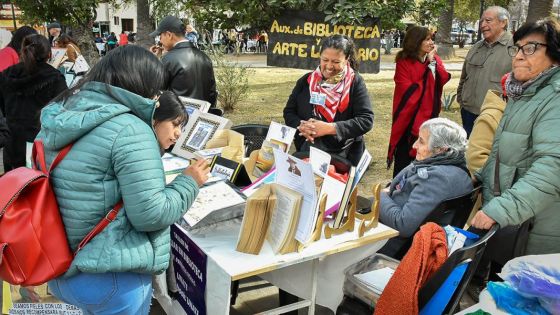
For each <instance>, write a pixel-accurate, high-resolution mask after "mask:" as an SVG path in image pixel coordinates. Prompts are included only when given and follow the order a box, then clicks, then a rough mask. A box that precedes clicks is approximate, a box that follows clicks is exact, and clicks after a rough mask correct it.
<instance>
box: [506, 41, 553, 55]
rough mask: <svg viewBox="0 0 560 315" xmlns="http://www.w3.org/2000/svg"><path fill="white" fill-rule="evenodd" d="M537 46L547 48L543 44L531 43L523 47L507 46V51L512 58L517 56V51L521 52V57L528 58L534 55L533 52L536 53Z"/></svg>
mask: <svg viewBox="0 0 560 315" xmlns="http://www.w3.org/2000/svg"><path fill="white" fill-rule="evenodd" d="M539 46H544V47H547V46H548V45H547V44H543V43H535V42H531V43H527V44H525V45H523V46H517V45H513V46H508V48H507V51H508V55H510V56H512V57H515V56H517V53H518V52H519V50H521V52H522V53H523V55H525V56H530V55H532V54H534V53H535V51H537V47H539Z"/></svg>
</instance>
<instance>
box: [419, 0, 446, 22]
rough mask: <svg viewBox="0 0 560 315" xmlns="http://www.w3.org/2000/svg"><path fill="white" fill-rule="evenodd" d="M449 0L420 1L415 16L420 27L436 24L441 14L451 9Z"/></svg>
mask: <svg viewBox="0 0 560 315" xmlns="http://www.w3.org/2000/svg"><path fill="white" fill-rule="evenodd" d="M449 6H450V5H449V1H447V0H423V1H419V2H418V4H417V6H416V8H415V10H414V13H413V16H414V19H415V20H416V21H418V23H419V24H420V25H429V24H435V22H436V21H437V20H438V17H439V15H440V13H441V12H442V11H443V10H444V9H447V8H448V7H449Z"/></svg>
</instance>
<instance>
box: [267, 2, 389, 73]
mask: <svg viewBox="0 0 560 315" xmlns="http://www.w3.org/2000/svg"><path fill="white" fill-rule="evenodd" d="M380 29H381V25H380V21H379V18H367V19H366V20H365V22H364V23H363V24H361V25H348V24H337V25H332V24H329V23H326V22H325V14H323V13H320V12H312V11H293V10H286V11H284V12H283V14H282V15H281V16H279V17H278V18H276V19H274V20H273V22H272V25H271V27H270V31H269V42H268V54H267V58H266V61H267V65H269V66H277V67H286V68H299V69H315V68H317V66H318V65H319V52H320V51H321V46H320V43H321V39H322V38H323V37H326V36H330V35H333V34H342V35H346V36H348V37H350V38H351V39H352V40H353V41H354V43H355V44H356V51H357V57H358V60H359V62H360V69H359V70H360V72H361V73H378V72H379V63H380V60H381V59H380V55H379V51H380V48H381V37H380Z"/></svg>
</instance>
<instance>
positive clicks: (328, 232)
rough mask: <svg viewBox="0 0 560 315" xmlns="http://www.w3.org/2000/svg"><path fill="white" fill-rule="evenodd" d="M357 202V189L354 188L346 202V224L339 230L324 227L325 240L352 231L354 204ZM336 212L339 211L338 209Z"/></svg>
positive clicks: (354, 214) (328, 226)
mask: <svg viewBox="0 0 560 315" xmlns="http://www.w3.org/2000/svg"><path fill="white" fill-rule="evenodd" d="M357 202H358V188H354V190H353V191H352V193H351V194H350V199H349V201H348V207H347V208H348V215H347V216H346V222H344V224H343V225H341V226H340V227H339V228H334V227H331V226H330V225H328V224H327V225H326V226H325V238H331V236H332V235H338V234H342V233H344V232H352V231H354V221H355V219H356V204H357ZM338 211H341V209H339V210H338Z"/></svg>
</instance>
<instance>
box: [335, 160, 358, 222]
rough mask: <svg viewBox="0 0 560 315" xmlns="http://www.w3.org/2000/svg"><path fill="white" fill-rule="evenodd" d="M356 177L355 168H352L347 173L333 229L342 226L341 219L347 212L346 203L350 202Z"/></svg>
mask: <svg viewBox="0 0 560 315" xmlns="http://www.w3.org/2000/svg"><path fill="white" fill-rule="evenodd" d="M355 176H356V168H355V167H354V166H352V167H351V168H350V171H349V172H348V182H347V183H346V187H345V188H344V194H343V195H342V200H341V201H340V207H339V208H338V211H337V212H336V217H335V219H334V224H333V227H334V228H335V229H337V228H339V227H340V226H341V225H342V222H343V219H344V217H345V216H346V213H347V212H348V202H349V201H350V200H349V199H350V195H351V193H352V191H353V188H352V186H353V185H352V183H353V182H354V177H355Z"/></svg>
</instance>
